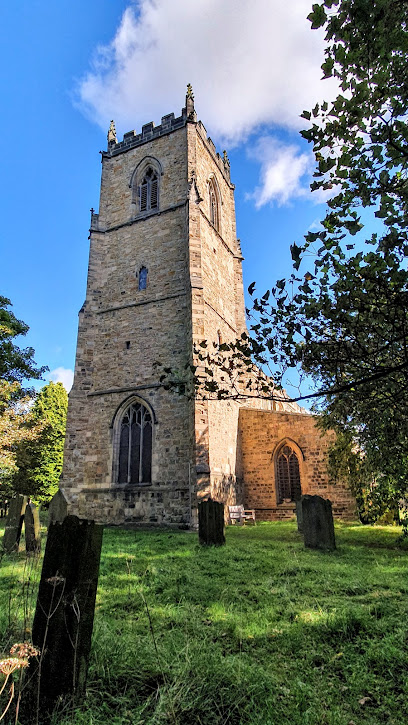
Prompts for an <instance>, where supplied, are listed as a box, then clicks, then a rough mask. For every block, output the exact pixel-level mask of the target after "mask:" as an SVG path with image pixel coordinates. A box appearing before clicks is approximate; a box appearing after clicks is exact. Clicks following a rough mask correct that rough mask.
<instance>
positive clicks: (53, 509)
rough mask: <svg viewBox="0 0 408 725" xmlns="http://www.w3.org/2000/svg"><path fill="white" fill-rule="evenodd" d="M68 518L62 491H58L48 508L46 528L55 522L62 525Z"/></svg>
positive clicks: (66, 505)
mask: <svg viewBox="0 0 408 725" xmlns="http://www.w3.org/2000/svg"><path fill="white" fill-rule="evenodd" d="M66 516H68V502H67V499H66V498H65V496H64V492H63V491H62V489H60V488H59V489H58V491H57V493H55V494H54V496H53V497H52V499H51V501H50V505H49V507H48V526H49V525H50V524H54V523H55V522H57V521H58V522H59V523H62V522H63V520H64V519H65V518H66Z"/></svg>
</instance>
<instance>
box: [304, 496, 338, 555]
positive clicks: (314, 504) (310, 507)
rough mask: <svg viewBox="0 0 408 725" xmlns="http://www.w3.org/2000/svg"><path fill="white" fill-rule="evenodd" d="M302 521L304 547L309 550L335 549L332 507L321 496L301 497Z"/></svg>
mask: <svg viewBox="0 0 408 725" xmlns="http://www.w3.org/2000/svg"><path fill="white" fill-rule="evenodd" d="M302 519H303V535H304V541H305V546H306V547H307V548H309V549H326V550H330V551H333V549H335V548H336V540H335V536H334V524H333V513H332V505H331V502H330V501H329V500H328V499H325V498H322V497H321V496H309V495H305V496H302Z"/></svg>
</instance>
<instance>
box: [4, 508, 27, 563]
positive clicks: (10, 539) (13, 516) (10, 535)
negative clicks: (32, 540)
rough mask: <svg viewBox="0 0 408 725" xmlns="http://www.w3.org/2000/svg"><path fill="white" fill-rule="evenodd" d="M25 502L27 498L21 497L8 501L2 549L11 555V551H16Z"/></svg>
mask: <svg viewBox="0 0 408 725" xmlns="http://www.w3.org/2000/svg"><path fill="white" fill-rule="evenodd" d="M27 501H28V498H27V496H21V495H19V496H16V497H15V498H12V499H11V501H10V505H9V512H8V516H7V521H6V528H5V531H4V536H3V549H4V550H5V551H6V552H7V553H8V554H11V552H12V551H18V545H19V543H20V538H21V531H22V528H23V521H24V514H25V509H26V506H27Z"/></svg>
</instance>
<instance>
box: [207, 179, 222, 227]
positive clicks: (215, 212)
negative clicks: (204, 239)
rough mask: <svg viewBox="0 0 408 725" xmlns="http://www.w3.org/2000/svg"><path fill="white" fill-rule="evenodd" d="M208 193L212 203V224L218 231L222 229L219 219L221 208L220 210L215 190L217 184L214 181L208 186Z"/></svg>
mask: <svg viewBox="0 0 408 725" xmlns="http://www.w3.org/2000/svg"><path fill="white" fill-rule="evenodd" d="M208 192H209V202H210V222H211V224H212V225H213V227H215V229H216V230H217V231H219V229H220V219H219V208H218V199H217V193H216V190H215V184H214V181H213V180H212V179H211V180H210V182H209V185H208Z"/></svg>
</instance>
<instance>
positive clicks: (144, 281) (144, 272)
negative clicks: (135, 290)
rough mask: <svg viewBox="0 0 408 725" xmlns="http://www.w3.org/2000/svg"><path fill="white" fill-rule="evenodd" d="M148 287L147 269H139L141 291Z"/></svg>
mask: <svg viewBox="0 0 408 725" xmlns="http://www.w3.org/2000/svg"><path fill="white" fill-rule="evenodd" d="M146 287H147V267H140V269H139V289H140V290H144V289H146Z"/></svg>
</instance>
